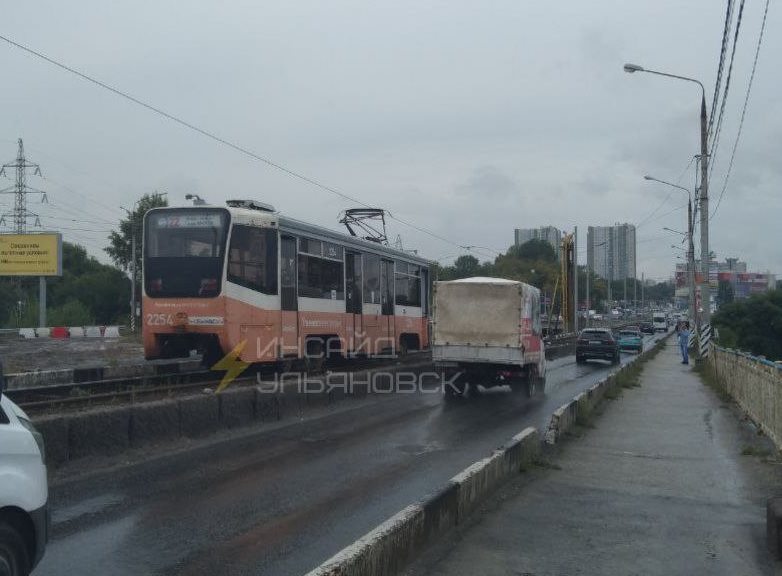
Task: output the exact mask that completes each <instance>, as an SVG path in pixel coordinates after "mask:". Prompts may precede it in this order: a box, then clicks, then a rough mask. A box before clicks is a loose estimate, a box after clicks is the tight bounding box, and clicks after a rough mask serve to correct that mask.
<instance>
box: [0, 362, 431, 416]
mask: <svg viewBox="0 0 782 576" xmlns="http://www.w3.org/2000/svg"><path fill="white" fill-rule="evenodd" d="M427 357H429V351H420V352H410V353H408V354H407V355H405V356H404V357H397V358H369V359H363V358H362V359H353V360H345V359H335V360H334V361H331V362H327V363H326V365H325V366H324V367H323V370H321V371H305V370H300V371H295V372H290V373H287V372H283V371H282V370H280V369H276V368H264V367H261V368H256V369H251V371H250V373H249V375H246V376H242V377H239V378H236V379H235V380H234V381H233V382H232V383H231V387H241V386H248V385H252V384H263V383H264V382H274V381H276V380H279V379H281V378H282V379H285V378H288V379H290V378H296V377H301V376H308V377H318V376H321V375H323V373H324V371H336V370H344V371H347V372H358V371H362V370H367V369H380V368H384V367H391V366H397V365H399V364H408V363H415V362H421V361H422V360H423V361H425V359H426V358H427ZM288 374H289V376H287V375H288ZM221 380H222V372H215V371H213V370H193V371H188V372H180V373H170V374H148V375H143V376H132V377H126V378H115V379H103V380H93V381H87V382H72V383H64V384H53V385H47V386H31V387H25V388H17V389H15V390H7V391H6V392H4V393H5V394H7V395H8V396H9V397H10V398H11V399H12V400H13V401H14V402H15V403H16V404H17V405H19V406H20V407H22V408H23V409H24V410H26V411H27V412H29V413H31V414H34V415H36V416H37V415H45V414H49V413H61V412H63V411H74V410H81V409H86V408H93V407H106V406H112V405H125V404H134V403H139V402H151V401H154V400H161V399H166V398H171V397H175V396H180V395H184V394H189V393H194V392H198V391H204V390H206V389H208V391H209V392H211V391H214V390H215V389H216V388H217V386H218V385H219V384H220V382H221Z"/></svg>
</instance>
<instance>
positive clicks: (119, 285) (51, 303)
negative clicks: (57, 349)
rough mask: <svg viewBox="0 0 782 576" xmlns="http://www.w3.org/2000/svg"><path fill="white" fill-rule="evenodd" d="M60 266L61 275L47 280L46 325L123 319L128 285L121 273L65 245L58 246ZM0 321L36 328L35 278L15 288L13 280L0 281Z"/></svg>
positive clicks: (10, 324)
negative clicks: (60, 259) (60, 256)
mask: <svg viewBox="0 0 782 576" xmlns="http://www.w3.org/2000/svg"><path fill="white" fill-rule="evenodd" d="M62 264H63V266H62V268H63V274H62V276H61V277H59V278H49V279H48V280H47V294H46V304H47V308H48V311H47V320H48V322H47V323H48V324H49V325H50V326H63V325H64V326H84V325H88V324H114V323H116V322H118V321H124V320H125V319H126V318H127V315H128V313H129V311H130V308H129V305H128V302H129V300H130V283H129V282H128V278H127V277H126V276H125V274H124V273H123V272H122V271H121V270H118V269H117V268H115V267H114V266H110V265H107V264H101V263H100V262H98V260H96V259H95V258H93V257H92V256H90V255H89V254H87V251H86V250H85V249H84V248H83V247H82V246H78V245H75V244H71V243H69V242H63V243H62ZM31 280H34V281H31ZM0 321H3V322H4V324H5V326H6V327H17V326H37V325H38V282H37V278H36V279H28V278H22V279H21V282H20V283H19V284H18V285H17V283H16V281H15V280H13V279H3V280H1V281H0Z"/></svg>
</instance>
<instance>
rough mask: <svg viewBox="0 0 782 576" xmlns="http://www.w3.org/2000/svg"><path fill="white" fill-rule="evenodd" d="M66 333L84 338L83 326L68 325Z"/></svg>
mask: <svg viewBox="0 0 782 576" xmlns="http://www.w3.org/2000/svg"><path fill="white" fill-rule="evenodd" d="M68 333H69V334H70V335H71V338H84V327H83V326H69V327H68Z"/></svg>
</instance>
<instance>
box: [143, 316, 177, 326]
mask: <svg viewBox="0 0 782 576" xmlns="http://www.w3.org/2000/svg"><path fill="white" fill-rule="evenodd" d="M173 324H174V320H173V319H172V318H171V314H147V326H172V325H173Z"/></svg>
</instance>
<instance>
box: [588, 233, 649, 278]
mask: <svg viewBox="0 0 782 576" xmlns="http://www.w3.org/2000/svg"><path fill="white" fill-rule="evenodd" d="M635 246H636V244H635V226H634V225H633V224H614V225H613V226H590V227H589V228H588V229H587V264H588V266H589V268H590V270H592V272H594V273H595V274H596V275H598V276H600V277H601V278H605V279H606V280H610V281H614V280H623V279H625V278H636V277H637V276H636V259H635Z"/></svg>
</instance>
